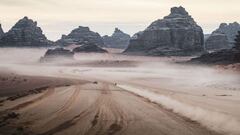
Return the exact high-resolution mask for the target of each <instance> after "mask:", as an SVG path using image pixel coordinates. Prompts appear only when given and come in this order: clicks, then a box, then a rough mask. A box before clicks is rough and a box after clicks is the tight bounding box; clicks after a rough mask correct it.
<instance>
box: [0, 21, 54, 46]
mask: <svg viewBox="0 0 240 135" xmlns="http://www.w3.org/2000/svg"><path fill="white" fill-rule="evenodd" d="M51 45H53V42H51V41H49V40H48V39H47V38H46V37H45V35H44V34H43V33H42V30H41V28H40V27H38V26H37V22H34V21H33V20H31V19H29V18H28V17H24V18H23V19H21V20H19V21H18V22H17V23H16V24H15V25H14V26H13V27H12V28H11V29H10V30H9V31H8V32H7V33H5V34H4V35H3V36H2V38H1V39H0V46H6V47H12V46H13V47H46V46H51Z"/></svg>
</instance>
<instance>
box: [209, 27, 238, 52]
mask: <svg viewBox="0 0 240 135" xmlns="http://www.w3.org/2000/svg"><path fill="white" fill-rule="evenodd" d="M238 31H240V25H239V24H238V23H237V22H234V23H229V24H227V23H221V24H220V26H219V28H218V29H216V30H215V31H213V32H212V34H211V35H210V37H209V38H208V39H207V40H206V42H205V47H206V49H207V50H221V49H230V48H232V47H233V44H234V39H235V37H236V35H237V32H238Z"/></svg>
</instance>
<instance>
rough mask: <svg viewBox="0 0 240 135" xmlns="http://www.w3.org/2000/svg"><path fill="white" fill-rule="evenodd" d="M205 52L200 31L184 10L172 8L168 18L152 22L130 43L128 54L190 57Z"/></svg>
mask: <svg viewBox="0 0 240 135" xmlns="http://www.w3.org/2000/svg"><path fill="white" fill-rule="evenodd" d="M203 50H204V35H203V31H202V28H201V27H200V26H198V25H197V23H196V22H195V21H194V19H193V18H192V17H191V16H190V15H189V14H188V12H187V11H186V10H185V9H184V8H183V7H181V6H180V7H173V8H172V9H171V13H170V15H168V16H166V17H164V18H163V19H159V20H156V21H154V22H153V23H152V24H151V25H150V26H149V27H147V28H146V29H145V30H144V31H142V32H138V33H136V34H135V35H134V36H133V37H132V38H131V40H130V44H129V46H128V48H127V49H126V50H125V51H124V53H127V54H138V55H139V54H140V55H156V56H158V55H192V54H195V53H200V52H202V51H203Z"/></svg>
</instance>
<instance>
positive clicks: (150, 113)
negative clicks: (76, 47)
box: [0, 48, 240, 135]
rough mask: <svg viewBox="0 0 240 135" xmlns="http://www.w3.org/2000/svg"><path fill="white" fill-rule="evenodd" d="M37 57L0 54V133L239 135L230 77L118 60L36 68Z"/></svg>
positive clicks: (234, 80)
mask: <svg viewBox="0 0 240 135" xmlns="http://www.w3.org/2000/svg"><path fill="white" fill-rule="evenodd" d="M44 51H45V50H44V49H13V48H11V49H9V48H6V49H1V50H0V60H1V64H0V69H1V72H0V85H1V88H0V96H1V98H0V99H1V101H0V134H1V135H12V134H17V135H18V134H20V135H22V134H29V135H35V134H36V135H53V134H54V135H115V134H116V135H120V134H121V135H220V134H221V135H239V134H240V128H239V127H240V83H239V82H240V77H239V75H240V73H239V72H237V71H231V70H219V67H206V66H197V65H185V64H176V62H181V61H185V60H187V59H189V58H188V57H184V58H176V57H166V58H159V57H141V56H137V57H134V56H124V55H119V54H77V55H75V59H76V60H75V61H62V60H57V61H56V62H55V63H50V64H39V63H38V62H37V61H38V59H39V58H40V56H42V55H43V54H44ZM6 52H11V53H6ZM12 54H17V55H12Z"/></svg>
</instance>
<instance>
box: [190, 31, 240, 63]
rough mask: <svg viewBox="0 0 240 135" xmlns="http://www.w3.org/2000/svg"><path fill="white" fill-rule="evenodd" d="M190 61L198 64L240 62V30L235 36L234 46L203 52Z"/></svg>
mask: <svg viewBox="0 0 240 135" xmlns="http://www.w3.org/2000/svg"><path fill="white" fill-rule="evenodd" d="M190 63H197V64H213V65H216V64H235V63H240V31H239V32H238V35H237V36H236V38H235V42H234V47H232V48H231V49H222V50H219V51H215V52H212V53H206V54H203V55H202V56H200V57H197V58H193V59H192V60H191V61H190Z"/></svg>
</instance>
